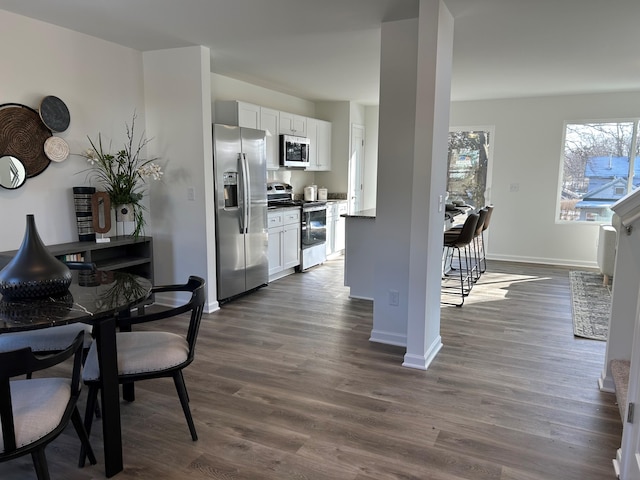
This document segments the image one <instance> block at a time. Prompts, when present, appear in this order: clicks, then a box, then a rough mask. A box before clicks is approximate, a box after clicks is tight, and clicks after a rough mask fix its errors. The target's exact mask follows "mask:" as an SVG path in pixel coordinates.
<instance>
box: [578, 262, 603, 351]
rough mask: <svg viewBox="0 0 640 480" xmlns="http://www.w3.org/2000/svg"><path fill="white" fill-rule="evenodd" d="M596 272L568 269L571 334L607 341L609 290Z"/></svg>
mask: <svg viewBox="0 0 640 480" xmlns="http://www.w3.org/2000/svg"><path fill="white" fill-rule="evenodd" d="M602 278H603V277H602V275H601V274H599V273H596V272H583V271H570V272H569V283H570V284H571V309H572V312H573V334H574V335H575V336H576V337H584V338H590V339H593V340H602V341H605V342H606V341H607V334H608V330H609V310H610V308H611V290H610V289H609V287H608V286H605V285H603V284H602Z"/></svg>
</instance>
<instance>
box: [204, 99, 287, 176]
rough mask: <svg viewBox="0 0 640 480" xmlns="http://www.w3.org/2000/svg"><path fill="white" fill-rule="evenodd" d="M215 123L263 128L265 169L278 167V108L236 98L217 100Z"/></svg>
mask: <svg viewBox="0 0 640 480" xmlns="http://www.w3.org/2000/svg"><path fill="white" fill-rule="evenodd" d="M216 123H223V124H225V125H235V126H238V127H246V128H255V129H256V130H264V132H265V134H266V136H267V170H277V169H278V168H280V157H279V155H280V152H279V149H280V142H279V141H278V135H279V131H280V112H279V111H278V110H273V109H271V108H266V107H261V106H260V105H254V104H252V103H247V102H240V101H236V100H217V101H216Z"/></svg>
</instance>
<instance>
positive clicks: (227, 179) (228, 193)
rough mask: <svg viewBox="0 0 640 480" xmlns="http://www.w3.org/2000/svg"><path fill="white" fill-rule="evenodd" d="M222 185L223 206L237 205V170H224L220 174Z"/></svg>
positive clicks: (231, 206)
mask: <svg viewBox="0 0 640 480" xmlns="http://www.w3.org/2000/svg"><path fill="white" fill-rule="evenodd" d="M222 183H223V185H224V208H233V207H237V206H238V172H224V173H223V174H222Z"/></svg>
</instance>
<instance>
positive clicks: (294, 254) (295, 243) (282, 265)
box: [267, 208, 301, 281]
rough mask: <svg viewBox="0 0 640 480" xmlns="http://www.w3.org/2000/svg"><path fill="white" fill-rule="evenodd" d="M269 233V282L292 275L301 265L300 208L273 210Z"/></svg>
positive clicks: (270, 217) (270, 213)
mask: <svg viewBox="0 0 640 480" xmlns="http://www.w3.org/2000/svg"><path fill="white" fill-rule="evenodd" d="M267 225H268V229H269V230H268V231H269V253H268V256H269V280H270V281H271V280H275V279H277V278H280V277H283V276H285V275H288V274H290V273H293V272H294V271H295V270H294V268H295V267H297V266H298V265H300V229H301V228H300V208H284V209H277V210H272V211H270V212H269V213H268V215H267Z"/></svg>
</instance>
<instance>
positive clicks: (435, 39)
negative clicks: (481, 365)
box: [371, 0, 453, 369]
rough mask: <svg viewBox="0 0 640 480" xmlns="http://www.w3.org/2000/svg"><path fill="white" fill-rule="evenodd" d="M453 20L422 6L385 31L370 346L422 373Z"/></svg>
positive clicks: (434, 315) (434, 292)
mask: <svg viewBox="0 0 640 480" xmlns="http://www.w3.org/2000/svg"><path fill="white" fill-rule="evenodd" d="M452 46H453V18H452V16H451V14H450V13H449V11H448V10H447V8H446V7H445V6H444V4H443V3H442V1H440V0H421V1H420V15H419V18H416V19H408V20H399V21H394V22H386V23H384V24H383V25H382V40H381V62H380V63H381V65H380V109H379V117H380V120H379V122H380V123H379V138H378V176H377V178H378V185H377V199H376V225H375V236H376V238H375V247H374V248H375V253H376V255H375V268H374V278H375V282H374V285H375V287H374V316H373V330H372V332H371V340H372V341H376V342H381V343H388V344H393V345H402V346H406V347H407V352H406V355H405V359H404V365H405V366H408V367H413V368H421V369H426V368H427V367H428V365H429V363H430V362H431V360H432V359H433V357H434V356H435V355H436V353H437V352H438V351H439V349H440V348H441V346H442V344H441V340H440V278H441V277H440V276H441V270H440V268H441V267H440V265H441V257H442V232H443V225H444V213H443V212H442V209H443V198H444V193H445V188H446V161H447V136H448V130H449V103H450V86H451V58H452Z"/></svg>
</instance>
